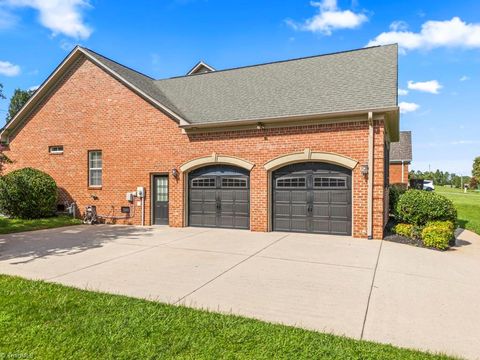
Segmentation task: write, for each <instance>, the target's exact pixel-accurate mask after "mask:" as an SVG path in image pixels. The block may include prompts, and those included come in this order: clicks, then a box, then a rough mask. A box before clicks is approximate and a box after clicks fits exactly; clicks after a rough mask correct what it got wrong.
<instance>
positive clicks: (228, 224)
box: [188, 165, 250, 229]
mask: <svg viewBox="0 0 480 360" xmlns="http://www.w3.org/2000/svg"><path fill="white" fill-rule="evenodd" d="M248 184H249V174H248V172H246V171H244V170H243V169H239V168H235V167H233V166H226V165H225V166H224V165H222V166H207V167H205V168H200V169H197V170H195V171H193V172H192V173H190V174H189V177H188V186H189V207H188V209H189V225H191V226H205V227H222V228H239V229H248V227H249V224H250V204H249V200H250V191H249V185H248Z"/></svg>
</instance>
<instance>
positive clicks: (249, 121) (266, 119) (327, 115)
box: [180, 106, 398, 129]
mask: <svg viewBox="0 0 480 360" xmlns="http://www.w3.org/2000/svg"><path fill="white" fill-rule="evenodd" d="M390 111H398V106H394V107H387V108H375V109H362V110H353V111H333V112H328V113H320V114H303V115H285V116H277V117H263V118H256V119H246V120H231V121H216V122H210V123H200V124H192V123H189V124H188V125H184V126H180V127H182V128H184V129H194V128H209V127H218V126H236V125H248V124H256V123H258V122H264V123H273V122H281V121H289V120H297V119H298V120H303V119H315V118H330V117H338V116H353V115H361V114H366V113H369V112H373V113H384V112H390Z"/></svg>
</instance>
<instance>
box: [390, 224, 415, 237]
mask: <svg viewBox="0 0 480 360" xmlns="http://www.w3.org/2000/svg"><path fill="white" fill-rule="evenodd" d="M393 231H394V232H395V234H397V235H401V236H406V237H412V232H413V225H411V224H402V223H401V224H397V225H395V227H394V228H393Z"/></svg>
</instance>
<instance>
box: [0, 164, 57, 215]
mask: <svg viewBox="0 0 480 360" xmlns="http://www.w3.org/2000/svg"><path fill="white" fill-rule="evenodd" d="M56 204H57V184H56V183H55V180H53V178H52V177H51V176H50V175H48V174H46V173H44V172H42V171H40V170H36V169H32V168H24V169H20V170H15V171H12V172H11V173H8V174H7V175H5V176H3V177H1V178H0V210H1V211H2V212H3V213H4V214H6V215H9V216H12V217H17V218H21V219H38V218H41V217H49V216H52V215H54V213H55V207H56Z"/></svg>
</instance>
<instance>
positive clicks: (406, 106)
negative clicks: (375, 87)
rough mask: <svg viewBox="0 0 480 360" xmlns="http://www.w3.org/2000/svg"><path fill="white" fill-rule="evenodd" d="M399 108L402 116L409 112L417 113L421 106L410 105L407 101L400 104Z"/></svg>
mask: <svg viewBox="0 0 480 360" xmlns="http://www.w3.org/2000/svg"><path fill="white" fill-rule="evenodd" d="M398 106H399V107H400V112H401V113H402V114H405V113H409V112H414V111H417V110H418V108H420V105H418V104H415V103H409V102H405V101H402V102H401V103H400V104H398Z"/></svg>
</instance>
